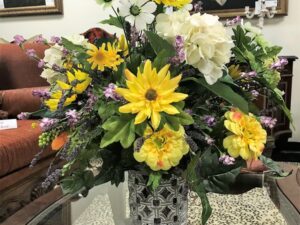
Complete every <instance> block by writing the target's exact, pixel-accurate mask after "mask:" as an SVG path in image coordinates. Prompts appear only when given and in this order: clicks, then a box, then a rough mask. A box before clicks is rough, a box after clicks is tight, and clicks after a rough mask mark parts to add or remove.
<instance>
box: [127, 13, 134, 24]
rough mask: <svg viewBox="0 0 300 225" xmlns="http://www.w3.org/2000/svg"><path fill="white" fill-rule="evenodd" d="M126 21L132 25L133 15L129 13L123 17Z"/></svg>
mask: <svg viewBox="0 0 300 225" xmlns="http://www.w3.org/2000/svg"><path fill="white" fill-rule="evenodd" d="M125 20H126V21H127V22H129V23H130V24H131V25H132V26H133V25H134V21H135V17H134V16H132V15H130V16H127V17H126V18H125Z"/></svg>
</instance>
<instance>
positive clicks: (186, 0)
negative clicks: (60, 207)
mask: <svg viewBox="0 0 300 225" xmlns="http://www.w3.org/2000/svg"><path fill="white" fill-rule="evenodd" d="M154 1H155V2H156V3H157V4H164V5H166V6H173V7H176V8H182V7H183V6H185V5H187V4H190V3H191V2H192V0H154Z"/></svg>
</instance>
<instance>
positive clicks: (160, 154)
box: [134, 126, 189, 171]
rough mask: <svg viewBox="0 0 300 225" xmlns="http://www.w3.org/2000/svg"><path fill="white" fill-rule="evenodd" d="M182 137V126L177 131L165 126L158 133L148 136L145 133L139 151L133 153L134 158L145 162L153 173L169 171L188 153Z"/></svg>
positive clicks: (187, 146)
mask: <svg viewBox="0 0 300 225" xmlns="http://www.w3.org/2000/svg"><path fill="white" fill-rule="evenodd" d="M184 135H185V132H184V128H183V127H182V126H181V127H180V129H179V130H178V131H173V130H172V129H170V128H169V127H168V126H165V127H164V128H163V129H161V130H160V131H158V132H155V133H152V134H150V135H149V133H147V134H145V137H146V140H145V142H144V144H143V146H142V147H141V149H140V150H139V151H136V152H134V158H135V159H136V160H137V161H138V162H145V163H146V164H147V165H148V166H149V167H150V168H151V169H152V170H154V171H158V170H169V169H170V168H171V167H175V166H177V165H178V164H179V162H180V160H181V159H182V157H183V156H184V155H186V154H187V153H188V152H189V145H188V144H187V143H186V141H185V138H184ZM149 136H150V137H149Z"/></svg>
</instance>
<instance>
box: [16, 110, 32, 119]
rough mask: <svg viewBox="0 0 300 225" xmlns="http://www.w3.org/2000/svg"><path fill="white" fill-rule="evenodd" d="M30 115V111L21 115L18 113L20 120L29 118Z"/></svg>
mask: <svg viewBox="0 0 300 225" xmlns="http://www.w3.org/2000/svg"><path fill="white" fill-rule="evenodd" d="M29 116H30V113H28V112H21V113H20V114H19V115H17V118H18V119H19V120H27V119H28V118H29Z"/></svg>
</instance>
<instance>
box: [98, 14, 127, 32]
mask: <svg viewBox="0 0 300 225" xmlns="http://www.w3.org/2000/svg"><path fill="white" fill-rule="evenodd" d="M124 22H125V21H124V18H122V17H113V16H109V19H106V20H102V21H101V22H100V23H102V24H108V25H111V26H115V27H118V28H121V29H122V28H123V24H124Z"/></svg>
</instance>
